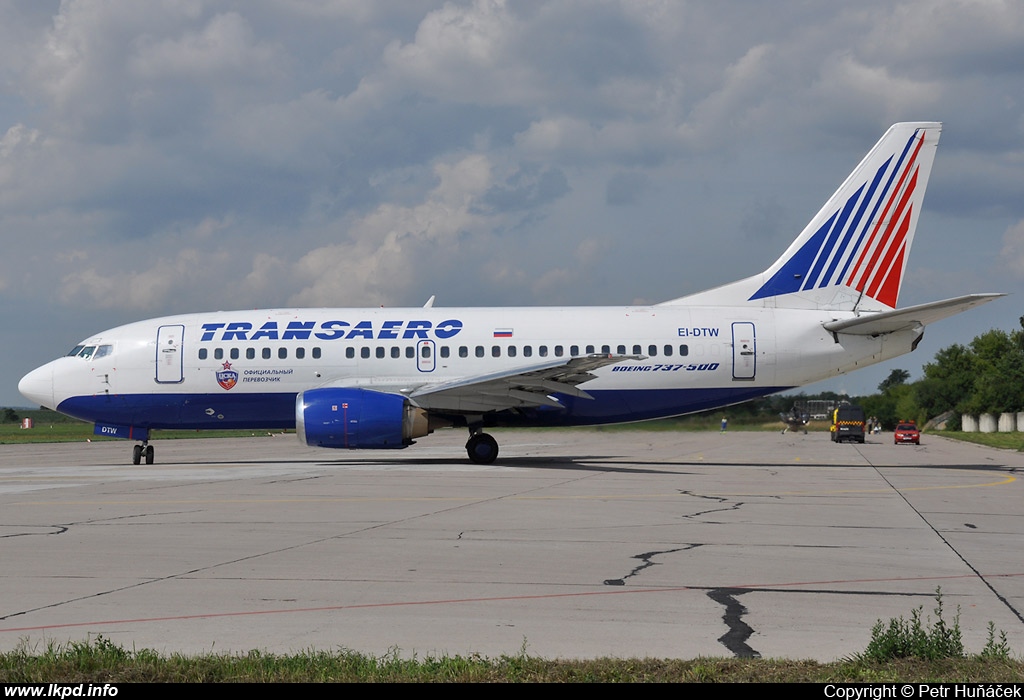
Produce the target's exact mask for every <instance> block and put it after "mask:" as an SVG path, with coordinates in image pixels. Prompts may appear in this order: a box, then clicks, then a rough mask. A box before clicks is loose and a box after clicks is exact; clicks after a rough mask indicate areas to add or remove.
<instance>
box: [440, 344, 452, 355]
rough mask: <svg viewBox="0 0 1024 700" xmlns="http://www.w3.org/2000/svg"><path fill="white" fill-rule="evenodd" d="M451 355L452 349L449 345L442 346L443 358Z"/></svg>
mask: <svg viewBox="0 0 1024 700" xmlns="http://www.w3.org/2000/svg"><path fill="white" fill-rule="evenodd" d="M449 355H451V349H450V348H449V347H448V346H447V345H442V346H441V357H443V358H447V357H448V356H449Z"/></svg>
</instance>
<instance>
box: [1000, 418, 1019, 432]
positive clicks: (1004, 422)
mask: <svg viewBox="0 0 1024 700" xmlns="http://www.w3.org/2000/svg"><path fill="white" fill-rule="evenodd" d="M999 432H1001V433H1015V432H1017V414H1016V413H1000V414H999Z"/></svg>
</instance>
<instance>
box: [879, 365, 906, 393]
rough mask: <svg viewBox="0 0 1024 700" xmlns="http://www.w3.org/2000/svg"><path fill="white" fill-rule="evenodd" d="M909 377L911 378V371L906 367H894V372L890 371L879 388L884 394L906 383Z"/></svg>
mask: <svg viewBox="0 0 1024 700" xmlns="http://www.w3.org/2000/svg"><path fill="white" fill-rule="evenodd" d="M908 379H910V372H908V371H907V370H905V369H894V370H893V371H892V372H889V376H888V377H886V378H885V379H883V380H882V383H881V384H879V385H878V390H879V391H880V392H882V393H883V394H884V393H885V392H886V391H888V390H889V389H891V388H892V387H896V386H902V385H903V384H906V383H907V380H908Z"/></svg>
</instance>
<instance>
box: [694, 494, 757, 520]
mask: <svg viewBox="0 0 1024 700" xmlns="http://www.w3.org/2000/svg"><path fill="white" fill-rule="evenodd" d="M679 493H680V494H682V495H684V496H692V497H693V498H706V499H708V500H709V501H718V502H719V503H728V502H729V499H728V498H723V497H722V496H702V495H701V494H699V493H694V492H693V491H680V492H679ZM742 505H743V501H736V502H734V503H733V504H732V505H731V506H728V507H726V508H709V509H708V510H700V511H697V512H696V513H690V514H688V515H683V516H681V517H683V518H699V517H700V516H702V515H709V514H711V513H726V512H728V511H731V510H739V509H740V507H741V506H742Z"/></svg>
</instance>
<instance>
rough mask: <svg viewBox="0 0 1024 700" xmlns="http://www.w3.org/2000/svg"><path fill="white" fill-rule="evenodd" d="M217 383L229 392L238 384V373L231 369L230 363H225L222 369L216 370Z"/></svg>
mask: <svg viewBox="0 0 1024 700" xmlns="http://www.w3.org/2000/svg"><path fill="white" fill-rule="evenodd" d="M217 383H218V384H220V385H221V386H222V387H223V388H224V389H225V390H230V389H232V388H234V386H235V384H238V372H236V371H235V370H233V369H231V363H230V362H225V363H224V369H222V370H218V372H217Z"/></svg>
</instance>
